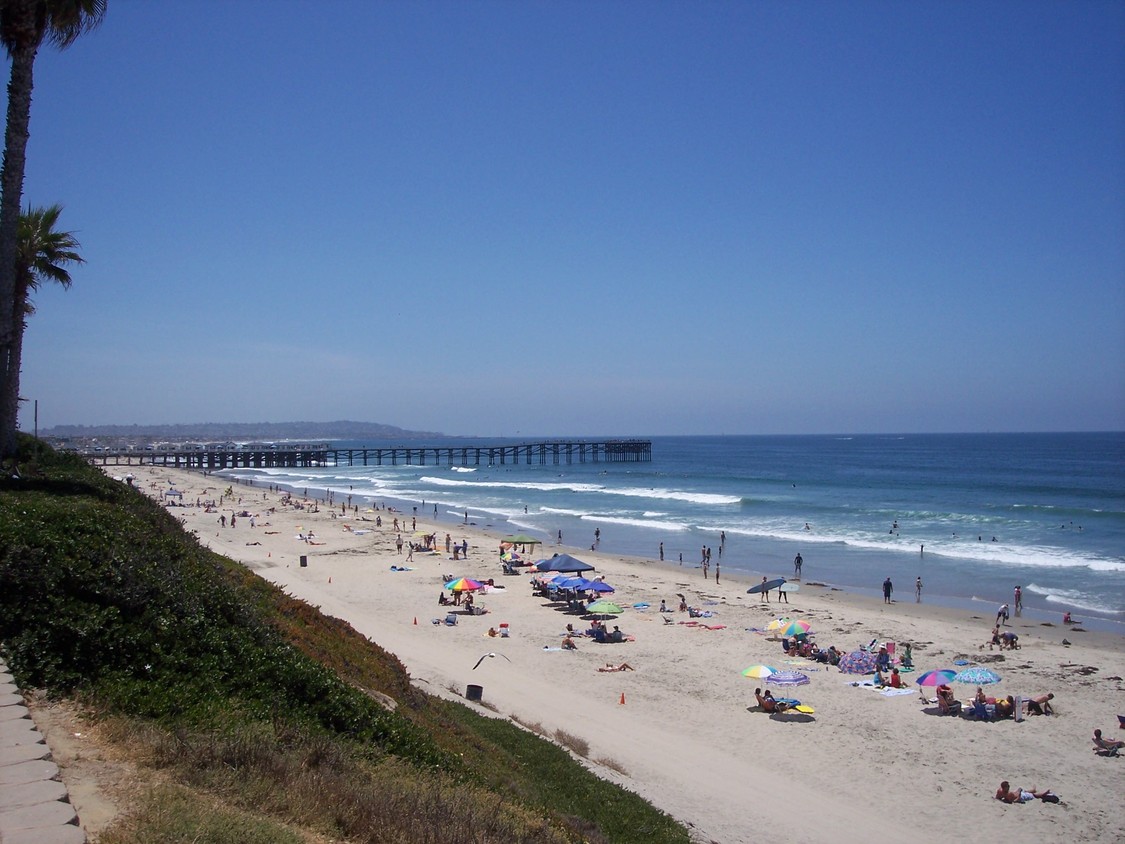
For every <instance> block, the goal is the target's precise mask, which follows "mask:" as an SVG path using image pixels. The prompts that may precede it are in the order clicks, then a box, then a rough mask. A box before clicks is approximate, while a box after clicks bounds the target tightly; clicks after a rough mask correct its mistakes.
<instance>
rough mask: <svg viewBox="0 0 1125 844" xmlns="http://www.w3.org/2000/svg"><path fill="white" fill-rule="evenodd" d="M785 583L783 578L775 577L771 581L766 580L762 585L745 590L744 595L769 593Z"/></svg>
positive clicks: (758, 584)
mask: <svg viewBox="0 0 1125 844" xmlns="http://www.w3.org/2000/svg"><path fill="white" fill-rule="evenodd" d="M785 582H786V580H785V578H784V577H776V578H774V579H773V580H767V581H765V582H764V583H755V584H754V585H753V586H751V587H750V588H749V589H747V590H746V593H747V594H748V595H757V594H758V593H759V592H770V591H772V590H774V589H776V588H777V587H778V586H781V584H783V583H785Z"/></svg>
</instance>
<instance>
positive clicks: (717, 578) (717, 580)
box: [715, 545, 722, 583]
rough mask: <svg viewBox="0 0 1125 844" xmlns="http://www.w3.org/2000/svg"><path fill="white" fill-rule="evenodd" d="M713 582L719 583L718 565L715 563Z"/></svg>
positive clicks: (720, 547) (720, 548)
mask: <svg viewBox="0 0 1125 844" xmlns="http://www.w3.org/2000/svg"><path fill="white" fill-rule="evenodd" d="M719 550H720V551H721V550H722V546H721V545H720V546H719ZM715 582H716V583H718V582H719V563H715Z"/></svg>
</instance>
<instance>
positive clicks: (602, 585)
mask: <svg viewBox="0 0 1125 844" xmlns="http://www.w3.org/2000/svg"><path fill="white" fill-rule="evenodd" d="M590 591H591V592H599V593H602V594H605V593H608V592H616V591H617V590H616V589H614V588H613V587H612V586H610V585H609V584H608V583H606V582H605V581H604V580H593V581H591V582H590Z"/></svg>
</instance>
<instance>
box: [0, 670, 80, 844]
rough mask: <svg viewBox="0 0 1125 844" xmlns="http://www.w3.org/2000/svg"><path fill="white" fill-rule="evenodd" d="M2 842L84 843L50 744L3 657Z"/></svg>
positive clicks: (0, 679)
mask: <svg viewBox="0 0 1125 844" xmlns="http://www.w3.org/2000/svg"><path fill="white" fill-rule="evenodd" d="M0 844H86V833H85V832H84V831H83V830H82V828H81V827H80V826H79V825H78V815H77V813H76V812H75V811H74V807H73V806H71V805H70V800H69V798H68V797H67V793H66V786H65V785H63V784H62V782H60V781H59V767H58V765H56V764H55V763H54V762H52V761H51V749H50V748H49V747H47V744H46V742H44V741H43V736H42V735H40V733H39V730H38V729H36V727H35V722H34V721H32V720H31V713H29V712H28V711H27V707H26V706H25V705H24V702H23V697H22V696H21V695H20V693H19V689H17V688H16V686H15V683H14V682H13V680H12V675H11V673H10V672H9V671H8V666H7V665H6V664H5V663H4V662H3V661H2V660H0Z"/></svg>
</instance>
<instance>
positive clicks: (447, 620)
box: [445, 613, 457, 627]
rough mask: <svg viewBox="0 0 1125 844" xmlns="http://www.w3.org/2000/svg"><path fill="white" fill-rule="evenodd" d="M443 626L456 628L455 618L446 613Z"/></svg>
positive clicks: (451, 614)
mask: <svg viewBox="0 0 1125 844" xmlns="http://www.w3.org/2000/svg"><path fill="white" fill-rule="evenodd" d="M445 626H446V627H456V626H457V616H456V615H454V614H453V613H447V614H446V616H445Z"/></svg>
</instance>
